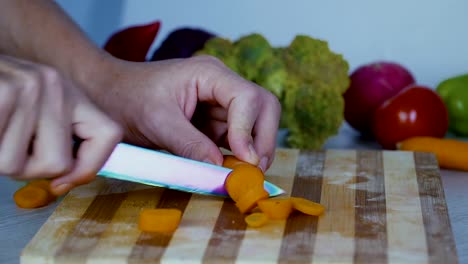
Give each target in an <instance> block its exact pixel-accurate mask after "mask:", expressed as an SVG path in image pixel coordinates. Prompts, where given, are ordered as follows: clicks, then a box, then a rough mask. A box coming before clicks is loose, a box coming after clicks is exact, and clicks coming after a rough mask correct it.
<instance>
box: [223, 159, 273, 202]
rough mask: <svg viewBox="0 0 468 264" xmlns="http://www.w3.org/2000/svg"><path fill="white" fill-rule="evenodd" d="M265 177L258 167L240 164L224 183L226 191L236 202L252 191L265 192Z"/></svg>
mask: <svg viewBox="0 0 468 264" xmlns="http://www.w3.org/2000/svg"><path fill="white" fill-rule="evenodd" d="M264 181H265V176H264V175H263V172H262V170H261V169H259V168H258V167H256V166H254V165H251V164H247V163H244V164H238V165H236V166H235V168H234V169H233V171H232V172H231V173H230V174H229V176H228V177H227V179H226V182H225V183H224V186H225V188H226V191H227V192H228V194H229V196H230V197H231V198H232V200H234V201H235V202H237V201H239V200H240V198H241V196H242V195H244V194H245V193H247V192H248V191H249V190H251V189H255V190H257V191H260V190H263V182H264Z"/></svg>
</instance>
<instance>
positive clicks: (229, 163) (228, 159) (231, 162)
mask: <svg viewBox="0 0 468 264" xmlns="http://www.w3.org/2000/svg"><path fill="white" fill-rule="evenodd" d="M239 164H247V162H245V161H242V160H240V159H238V158H236V157H235V156H233V155H224V160H223V167H225V168H229V169H234V166H236V165H239Z"/></svg>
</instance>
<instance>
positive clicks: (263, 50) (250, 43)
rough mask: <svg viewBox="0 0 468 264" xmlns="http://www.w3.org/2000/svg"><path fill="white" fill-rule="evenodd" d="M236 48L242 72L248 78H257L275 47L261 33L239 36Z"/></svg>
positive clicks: (235, 44)
mask: <svg viewBox="0 0 468 264" xmlns="http://www.w3.org/2000/svg"><path fill="white" fill-rule="evenodd" d="M234 48H235V54H236V57H237V62H238V66H239V70H240V73H241V75H242V76H243V77H244V78H246V79H248V80H255V79H256V77H257V75H258V74H259V71H260V68H261V67H262V65H263V64H264V63H265V61H266V60H268V59H270V58H272V57H273V48H272V47H271V45H270V43H268V40H266V39H265V38H264V37H263V36H262V35H260V34H250V35H246V36H243V37H241V38H239V39H238V40H237V41H236V42H235V43H234Z"/></svg>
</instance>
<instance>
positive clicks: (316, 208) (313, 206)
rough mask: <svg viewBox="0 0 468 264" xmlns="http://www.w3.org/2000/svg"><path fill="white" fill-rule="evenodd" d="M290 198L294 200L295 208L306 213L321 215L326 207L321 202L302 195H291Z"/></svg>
mask: <svg viewBox="0 0 468 264" xmlns="http://www.w3.org/2000/svg"><path fill="white" fill-rule="evenodd" d="M289 199H290V200H291V202H292V206H293V208H294V209H295V210H298V211H300V212H302V213H304V214H308V215H316V216H319V215H321V214H322V213H323V212H324V211H325V207H324V206H323V205H321V204H319V203H315V202H312V201H310V200H307V199H304V198H301V197H291V198H289Z"/></svg>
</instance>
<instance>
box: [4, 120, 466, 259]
mask: <svg viewBox="0 0 468 264" xmlns="http://www.w3.org/2000/svg"><path fill="white" fill-rule="evenodd" d="M279 144H280V145H281V143H279ZM325 148H328V149H379V146H378V145H377V144H376V143H375V142H372V141H365V140H362V139H361V138H359V137H358V136H357V134H356V133H355V132H354V131H353V130H352V129H350V128H349V127H348V126H346V125H345V126H343V128H342V129H341V131H340V134H339V135H337V136H336V137H333V138H331V139H330V140H329V141H328V142H327V143H326V145H325ZM441 176H442V181H443V185H444V190H445V196H446V201H447V205H448V210H449V216H450V220H451V224H452V229H453V234H454V237H455V243H456V247H457V252H458V257H459V262H460V263H467V264H468V210H467V208H468V206H467V205H466V204H467V201H468V192H467V191H466V190H468V173H467V172H458V171H450V170H441ZM19 186H20V183H17V182H14V181H12V180H9V179H8V178H6V177H0V263H2V264H3V263H4V264H9V263H19V255H20V252H21V250H22V249H23V248H24V246H25V245H26V244H27V243H28V242H29V241H30V239H31V238H32V237H33V236H34V234H35V233H36V232H37V231H38V230H39V228H40V227H41V226H42V224H43V223H44V222H45V221H46V220H47V218H48V217H49V216H50V215H51V214H52V212H53V211H54V209H55V207H56V206H57V204H58V203H54V204H53V205H51V206H48V207H46V208H42V209H36V210H31V211H29V210H21V209H18V208H17V207H16V206H15V204H14V202H13V201H12V198H11V197H12V195H13V193H14V191H15V190H16V189H17V188H18V187H19Z"/></svg>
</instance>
